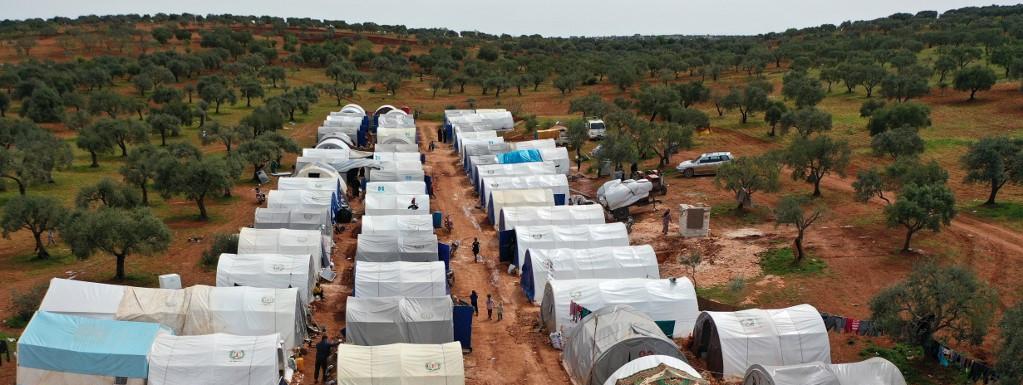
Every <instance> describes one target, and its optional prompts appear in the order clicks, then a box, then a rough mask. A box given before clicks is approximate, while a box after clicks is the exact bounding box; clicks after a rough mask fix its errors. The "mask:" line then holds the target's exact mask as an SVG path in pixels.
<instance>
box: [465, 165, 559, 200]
mask: <svg viewBox="0 0 1023 385" xmlns="http://www.w3.org/2000/svg"><path fill="white" fill-rule="evenodd" d="M554 174H557V169H556V168H555V167H554V163H553V162H529V163H513V164H481V165H477V166H475V167H474V168H473V170H472V175H471V177H470V179H471V180H472V182H473V188H475V189H476V192H477V193H478V192H480V189H481V188H483V186H482V184H481V183H480V179H481V178H486V177H497V176H525V175H554Z"/></svg>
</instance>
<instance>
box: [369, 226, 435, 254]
mask: <svg viewBox="0 0 1023 385" xmlns="http://www.w3.org/2000/svg"><path fill="white" fill-rule="evenodd" d="M438 254H439V252H438V250H437V234H434V233H433V232H432V231H395V232H390V233H379V234H359V238H358V245H357V246H356V248H355V260H356V261H370V262H391V261H413V262H429V261H436V260H437V258H438V256H439V255H438Z"/></svg>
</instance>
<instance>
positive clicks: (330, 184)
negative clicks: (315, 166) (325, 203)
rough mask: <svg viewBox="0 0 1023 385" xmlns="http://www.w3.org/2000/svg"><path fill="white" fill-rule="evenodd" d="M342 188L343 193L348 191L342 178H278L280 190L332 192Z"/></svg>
mask: <svg viewBox="0 0 1023 385" xmlns="http://www.w3.org/2000/svg"><path fill="white" fill-rule="evenodd" d="M339 187H340V189H341V192H342V193H344V192H345V191H347V190H348V188H347V187H348V186H346V185H345V181H344V179H341V178H306V177H280V178H277V189H278V190H310V191H332V192H335V191H337V189H338V188H339Z"/></svg>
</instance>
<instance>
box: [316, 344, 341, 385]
mask: <svg viewBox="0 0 1023 385" xmlns="http://www.w3.org/2000/svg"><path fill="white" fill-rule="evenodd" d="M334 346H337V344H336V343H334V342H332V341H331V340H330V339H329V338H327V335H326V334H324V335H323V337H321V338H320V342H319V343H317V344H316V371H314V372H313V381H316V382H317V383H319V382H320V373H321V372H322V373H323V380H324V381H327V366H329V362H328V360H329V359H330V351H331V349H333V348H334Z"/></svg>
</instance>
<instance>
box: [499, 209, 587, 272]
mask: <svg viewBox="0 0 1023 385" xmlns="http://www.w3.org/2000/svg"><path fill="white" fill-rule="evenodd" d="M602 223H604V208H603V207H600V206H599V205H581V206H547V207H530V206H522V207H502V208H501V211H500V212H498V213H497V223H495V224H494V227H496V228H497V230H498V232H497V239H498V244H499V245H500V246H499V250H498V256H499V258H500V260H501V261H513V260H514V259H515V257H514V255H515V253H516V251H515V250H516V249H515V247H516V242H517V239H516V235H515V226H520V225H521V226H536V225H548V226H575V225H597V224H602Z"/></svg>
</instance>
